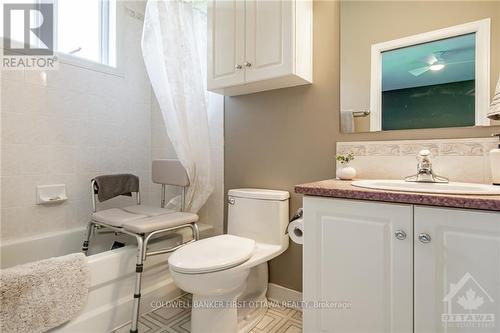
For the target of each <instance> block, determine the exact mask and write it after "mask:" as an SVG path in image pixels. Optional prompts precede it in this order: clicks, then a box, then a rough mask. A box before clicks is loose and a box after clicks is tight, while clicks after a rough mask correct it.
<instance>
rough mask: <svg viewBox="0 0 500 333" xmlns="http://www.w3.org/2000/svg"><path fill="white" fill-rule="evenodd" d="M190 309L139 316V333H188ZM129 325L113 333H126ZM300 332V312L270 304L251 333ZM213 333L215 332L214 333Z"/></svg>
mask: <svg viewBox="0 0 500 333" xmlns="http://www.w3.org/2000/svg"><path fill="white" fill-rule="evenodd" d="M179 301H180V302H183V303H189V302H190V301H191V297H190V295H184V296H182V297H181V298H180V299H179ZM190 326H191V309H190V308H189V307H178V308H171V307H161V308H159V309H157V310H154V311H152V312H149V313H146V314H144V315H142V316H141V318H140V320H139V333H179V332H182V333H189V332H190ZM129 329H130V324H127V325H125V326H122V327H121V328H119V329H117V330H115V331H114V332H113V333H128V332H129ZM300 332H302V312H301V311H298V310H295V309H291V308H285V307H279V306H276V305H275V304H272V303H271V304H270V306H269V309H268V310H267V312H266V314H265V316H264V317H263V318H262V320H261V321H260V322H259V323H258V324H257V326H256V327H255V328H254V329H253V330H252V331H251V333H300ZM214 333H215V332H214Z"/></svg>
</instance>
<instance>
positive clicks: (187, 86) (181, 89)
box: [142, 0, 213, 213]
mask: <svg viewBox="0 0 500 333" xmlns="http://www.w3.org/2000/svg"><path fill="white" fill-rule="evenodd" d="M200 4H201V5H203V3H201V2H200V1H190V2H188V1H181V0H149V1H148V2H147V5H146V13H145V17H144V30H143V35H142V54H143V58H144V63H145V65H146V70H147V72H148V75H149V79H150V81H151V85H152V87H153V91H154V93H155V95H156V98H157V100H158V103H159V105H160V109H161V113H162V116H163V119H164V122H165V127H166V131H167V135H168V137H169V139H170V141H171V142H172V145H173V147H174V149H175V152H176V154H177V158H178V159H179V161H180V162H181V163H182V165H183V166H184V167H185V168H186V171H187V173H188V176H189V180H190V186H189V189H188V191H187V195H186V211H190V212H194V213H196V212H198V210H199V209H200V208H201V207H202V206H203V205H204V204H205V202H206V201H207V199H208V197H209V196H210V194H211V193H212V191H213V183H212V182H213V181H212V177H211V170H210V144H209V141H210V138H209V131H208V117H207V110H208V93H207V90H206V81H207V80H206V61H207V60H206V58H207V56H206V52H207V51H206V49H207V37H206V36H207V30H206V29H207V28H206V27H207V21H206V11H204V10H203V8H202V6H200ZM168 207H170V208H179V207H180V200H179V197H176V198H174V199H173V200H171V202H170V203H169V205H168Z"/></svg>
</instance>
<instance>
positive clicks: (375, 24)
mask: <svg viewBox="0 0 500 333" xmlns="http://www.w3.org/2000/svg"><path fill="white" fill-rule="evenodd" d="M430 4H431V3H430V2H428V1H399V2H396V1H376V2H373V1H342V4H341V9H340V15H341V16H340V23H341V29H340V33H341V34H340V43H341V53H340V63H341V70H340V73H341V82H342V85H341V87H340V90H341V110H348V109H352V110H368V109H370V62H371V60H370V55H371V45H372V44H376V43H381V42H386V41H389V40H394V39H398V38H402V37H407V36H411V35H415V34H418V33H422V32H427V31H432V30H437V29H441V28H446V27H450V26H454V25H458V24H462V23H467V22H472V21H477V20H481V19H484V18H488V17H489V18H491V91H492V93H493V92H494V90H495V86H496V83H497V80H498V74H499V71H500V1H439V2H438V1H433V2H432V5H430ZM431 8H432V10H430V9H431ZM443 13H445V14H444V15H443ZM368 27H369V28H368ZM355 125H356V127H355V128H356V131H357V132H364V131H368V130H369V127H370V123H369V117H364V118H357V119H356V123H355Z"/></svg>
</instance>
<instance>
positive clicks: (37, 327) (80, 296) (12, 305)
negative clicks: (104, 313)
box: [0, 253, 90, 333]
mask: <svg viewBox="0 0 500 333" xmlns="http://www.w3.org/2000/svg"><path fill="white" fill-rule="evenodd" d="M89 286H90V272H89V268H88V264H87V258H86V257H85V256H84V255H83V254H82V253H74V254H70V255H66V256H62V257H56V258H50V259H45V260H40V261H36V262H32V263H28V264H24V265H18V266H14V267H11V268H7V269H3V270H1V271H0V302H1V308H0V331H1V332H4V333H9V332H17V333H24V332H26V333H28V332H29V333H38V332H45V331H47V330H49V329H51V328H54V327H57V326H59V325H61V324H63V323H65V322H67V321H69V320H71V319H72V318H73V317H75V315H76V314H77V313H78V312H79V311H80V310H81V309H82V308H83V306H84V305H85V303H86V300H87V296H88V290H89Z"/></svg>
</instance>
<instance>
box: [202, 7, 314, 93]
mask: <svg viewBox="0 0 500 333" xmlns="http://www.w3.org/2000/svg"><path fill="white" fill-rule="evenodd" d="M207 67H208V68H207V70H208V73H207V79H208V82H207V86H208V90H210V91H213V92H217V93H221V94H224V95H229V96H232V95H240V94H247V93H253V92H258V91H264V90H270V89H277V88H284V87H290V86H296V85H301V84H308V83H311V82H312V1H310V0H305V1H304V0H271V1H261V0H258V1H257V0H244V1H242V0H234V1H228V0H211V1H209V7H208V66H207Z"/></svg>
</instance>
